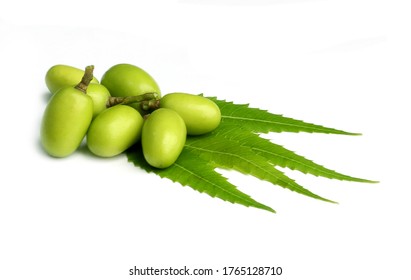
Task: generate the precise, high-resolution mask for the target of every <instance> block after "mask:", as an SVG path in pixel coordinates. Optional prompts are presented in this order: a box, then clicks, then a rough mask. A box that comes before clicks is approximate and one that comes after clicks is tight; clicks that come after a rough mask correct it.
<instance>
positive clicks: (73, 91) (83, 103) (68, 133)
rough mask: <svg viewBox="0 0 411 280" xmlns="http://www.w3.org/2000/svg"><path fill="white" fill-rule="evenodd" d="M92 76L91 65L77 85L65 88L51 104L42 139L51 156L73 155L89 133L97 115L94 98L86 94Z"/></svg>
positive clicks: (42, 128) (41, 135)
mask: <svg viewBox="0 0 411 280" xmlns="http://www.w3.org/2000/svg"><path fill="white" fill-rule="evenodd" d="M92 77H93V66H88V67H87V68H86V72H85V74H84V76H83V78H82V79H81V82H80V83H79V84H78V85H77V86H75V87H63V88H61V89H60V90H59V91H57V92H56V93H55V94H54V95H53V96H52V97H51V99H50V101H49V103H48V104H47V107H46V109H45V111H44V115H43V119H42V123H41V131H40V141H41V144H42V146H43V147H44V149H45V151H46V152H47V153H48V154H50V155H51V156H54V157H66V156H68V155H70V154H72V153H73V152H74V151H75V150H76V149H77V148H78V147H79V146H80V144H81V142H82V140H83V138H84V136H85V135H86V133H87V129H88V128H89V126H90V123H91V120H92V117H93V101H92V99H91V97H90V96H88V95H87V94H86V90H87V86H88V85H89V83H90V81H91V79H92Z"/></svg>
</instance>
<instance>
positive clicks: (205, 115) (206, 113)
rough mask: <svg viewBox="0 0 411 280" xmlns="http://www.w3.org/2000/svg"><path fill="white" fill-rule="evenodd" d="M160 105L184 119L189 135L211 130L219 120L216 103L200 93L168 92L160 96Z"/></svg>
mask: <svg viewBox="0 0 411 280" xmlns="http://www.w3.org/2000/svg"><path fill="white" fill-rule="evenodd" d="M160 107H161V108H168V109H172V110H174V111H176V112H177V113H178V114H179V115H180V116H181V117H182V118H183V119H184V122H185V124H186V127H187V134H189V135H201V134H204V133H208V132H210V131H213V130H214V129H215V128H217V126H218V125H219V124H220V122H221V112H220V108H219V107H218V106H217V104H215V103H214V102H213V101H211V100H210V99H208V98H205V97H203V96H200V95H193V94H188V93H179V92H176V93H169V94H166V95H164V96H163V97H162V98H161V100H160Z"/></svg>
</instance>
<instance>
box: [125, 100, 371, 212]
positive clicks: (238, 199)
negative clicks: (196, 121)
mask: <svg viewBox="0 0 411 280" xmlns="http://www.w3.org/2000/svg"><path fill="white" fill-rule="evenodd" d="M207 98H209V99H211V100H213V101H214V102H215V103H216V104H217V105H218V106H219V108H220V110H221V115H222V118H221V124H220V126H219V127H218V128H217V129H215V130H214V131H213V132H211V133H209V134H206V135H202V136H197V137H188V138H187V141H186V144H185V146H184V149H183V152H182V153H181V155H180V157H179V158H178V159H177V161H176V162H175V163H174V164H173V165H172V166H171V167H169V168H167V169H156V168H153V167H151V166H149V165H148V164H147V162H146V161H145V160H144V156H143V155H142V151H141V147H140V146H139V145H136V147H133V148H132V149H129V150H128V151H126V154H127V157H128V159H129V161H130V162H133V163H134V165H136V166H139V167H141V168H143V169H144V170H146V171H147V172H152V173H155V174H157V175H159V176H160V177H162V178H168V179H170V180H172V181H174V182H178V183H180V184H181V185H183V186H190V187H191V188H193V189H194V190H197V191H199V192H202V193H206V194H208V195H210V196H212V197H218V198H220V199H222V200H224V201H228V202H231V203H237V204H241V205H244V206H247V207H255V208H259V209H264V210H267V211H270V212H275V211H274V210H273V209H272V208H271V207H269V206H266V205H264V204H262V203H260V202H257V201H255V200H254V199H252V198H251V197H250V196H249V195H247V194H245V193H243V192H241V191H240V190H238V188H237V187H236V186H235V185H233V184H231V183H230V182H228V180H227V178H225V177H223V176H222V175H221V174H220V173H218V172H217V171H216V168H221V169H228V170H236V171H238V172H241V173H243V174H246V175H251V176H254V177H256V178H258V179H261V180H265V181H268V182H270V183H272V184H273V185H278V186H281V187H283V188H286V189H289V190H292V191H295V192H297V193H300V194H303V195H305V196H308V197H311V198H316V199H319V200H323V201H327V202H333V201H331V200H328V199H326V198H323V197H321V196H319V195H317V194H314V193H312V192H311V191H309V190H308V189H306V188H304V187H303V186H301V185H299V184H298V183H296V182H295V180H293V179H291V178H289V177H288V176H286V175H285V174H284V173H283V172H281V171H280V170H278V169H277V168H276V166H279V167H287V168H290V169H295V170H299V171H301V172H303V173H309V174H312V175H315V176H322V177H325V178H329V179H338V180H347V181H356V182H364V183H373V182H374V181H370V180H366V179H361V178H357V177H352V176H348V175H344V174H342V173H339V172H336V171H333V170H331V169H328V168H326V167H324V166H322V165H319V164H317V163H314V162H313V161H311V160H308V159H306V158H304V157H303V156H300V155H298V154H296V153H295V152H293V151H290V150H288V149H286V148H284V147H282V146H280V145H277V144H275V143H272V142H271V141H270V140H267V139H264V138H261V137H260V136H259V134H261V133H269V132H309V133H327V134H341V135H359V134H358V133H351V132H346V131H344V130H339V129H334V128H329V127H324V126H321V125H316V124H312V123H306V122H304V121H300V120H295V119H292V118H287V117H283V116H282V115H276V114H272V113H270V112H268V111H265V110H261V109H257V108H250V107H249V106H248V105H247V104H234V103H233V102H228V101H225V100H218V99H217V98H215V97H207Z"/></svg>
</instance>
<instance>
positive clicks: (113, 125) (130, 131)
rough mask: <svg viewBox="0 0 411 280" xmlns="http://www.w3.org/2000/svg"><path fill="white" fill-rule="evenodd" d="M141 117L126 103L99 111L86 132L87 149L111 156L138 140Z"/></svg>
mask: <svg viewBox="0 0 411 280" xmlns="http://www.w3.org/2000/svg"><path fill="white" fill-rule="evenodd" d="M142 126H143V117H142V116H141V115H140V113H139V112H137V110H136V109H134V108H132V107H130V106H127V105H116V106H113V107H110V108H108V109H106V110H104V111H103V112H101V113H100V114H99V115H98V116H97V117H96V118H95V119H94V120H93V122H92V123H91V125H90V128H89V130H88V132H87V146H88V148H89V150H90V151H91V152H92V153H93V154H95V155H97V156H100V157H113V156H116V155H118V154H120V153H122V152H124V151H125V150H126V149H128V148H129V147H131V146H132V145H133V144H134V143H136V142H137V141H138V140H140V136H141V129H142Z"/></svg>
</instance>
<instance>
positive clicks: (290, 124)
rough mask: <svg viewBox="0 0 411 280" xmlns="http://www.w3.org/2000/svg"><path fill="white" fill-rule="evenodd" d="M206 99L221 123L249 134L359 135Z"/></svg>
mask: <svg viewBox="0 0 411 280" xmlns="http://www.w3.org/2000/svg"><path fill="white" fill-rule="evenodd" d="M208 98H209V99H211V100H213V101H214V102H215V103H216V104H217V105H218V106H219V107H220V110H221V113H222V116H221V117H222V123H224V124H231V125H235V126H238V127H240V126H241V127H242V128H244V129H246V130H248V131H250V132H251V131H252V132H258V133H268V132H310V133H330V134H344V135H360V134H359V133H352V132H346V131H343V130H338V129H334V128H329V127H324V126H321V125H316V124H312V123H307V122H304V121H300V120H295V119H292V118H287V117H284V116H282V115H276V114H272V113H269V112H268V111H266V110H261V109H257V108H250V107H248V104H234V103H233V102H227V101H225V100H218V99H217V98H215V97H208Z"/></svg>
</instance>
